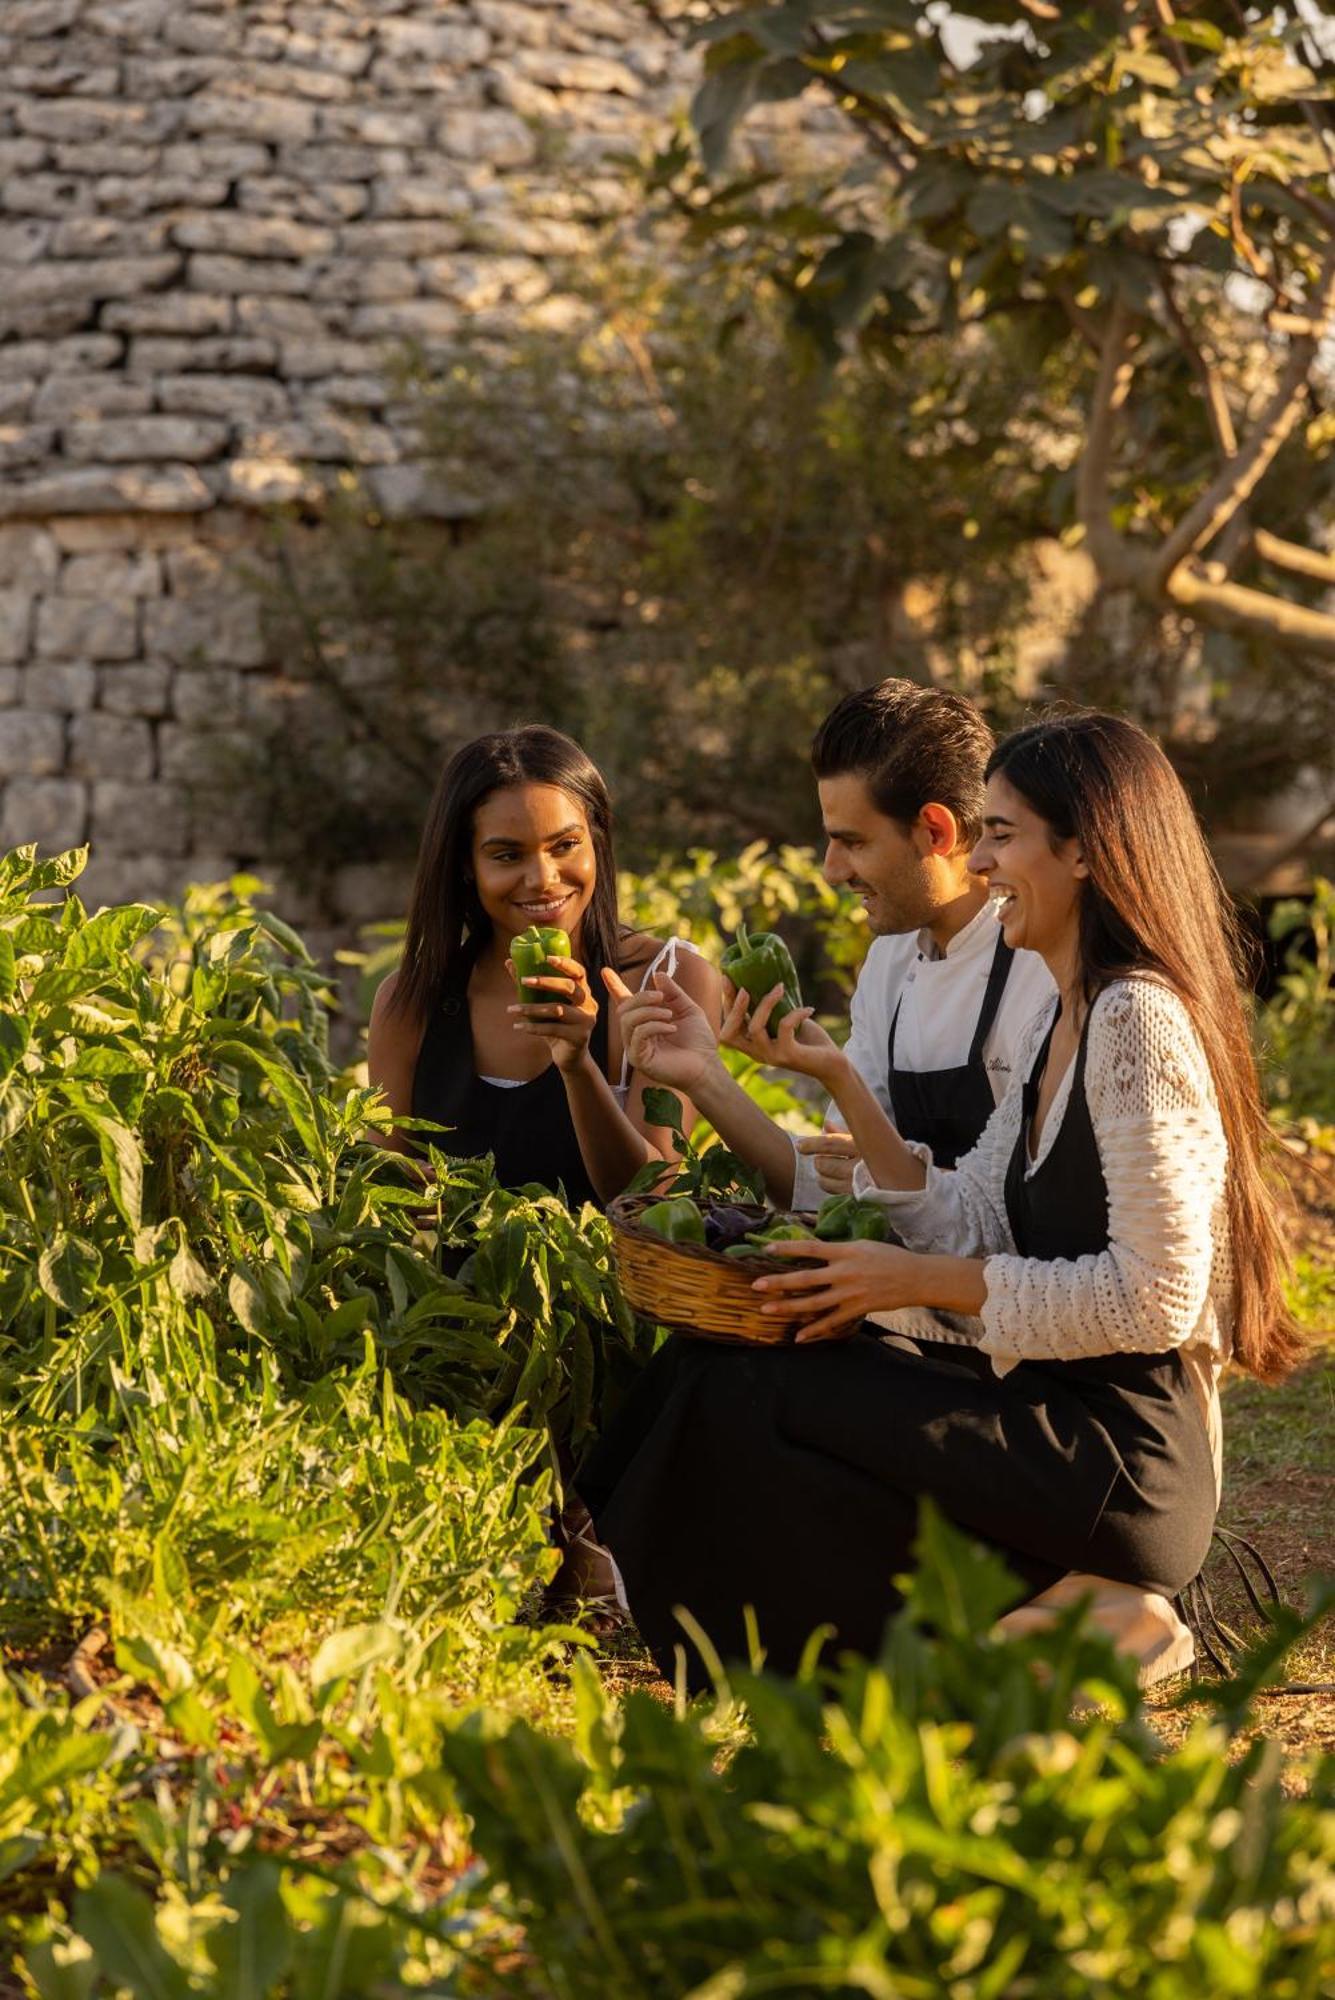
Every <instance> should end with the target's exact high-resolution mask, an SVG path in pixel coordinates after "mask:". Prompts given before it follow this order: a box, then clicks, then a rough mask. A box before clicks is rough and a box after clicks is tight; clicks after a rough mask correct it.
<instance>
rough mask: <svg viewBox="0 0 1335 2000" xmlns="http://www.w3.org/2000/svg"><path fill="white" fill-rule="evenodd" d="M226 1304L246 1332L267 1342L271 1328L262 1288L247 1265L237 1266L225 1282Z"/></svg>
mask: <svg viewBox="0 0 1335 2000" xmlns="http://www.w3.org/2000/svg"><path fill="white" fill-rule="evenodd" d="M227 1303H228V1305H230V1306H231V1308H232V1311H233V1312H234V1313H235V1314H236V1316H237V1318H238V1320H239V1321H240V1322H241V1325H242V1326H243V1327H244V1328H245V1330H246V1332H247V1333H249V1334H253V1335H254V1336H255V1338H256V1339H257V1340H267V1339H268V1337H269V1334H270V1332H271V1331H272V1327H271V1324H270V1318H269V1302H268V1300H267V1299H266V1298H265V1296H264V1288H263V1286H262V1285H261V1284H260V1281H259V1279H258V1278H257V1277H256V1276H255V1274H254V1272H253V1271H252V1270H251V1269H250V1267H249V1265H247V1264H238V1265H237V1267H236V1269H235V1271H233V1273H232V1275H231V1277H230V1278H229V1279H228V1281H227Z"/></svg>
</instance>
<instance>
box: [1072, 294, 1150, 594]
mask: <svg viewBox="0 0 1335 2000" xmlns="http://www.w3.org/2000/svg"><path fill="white" fill-rule="evenodd" d="M1130 335H1131V321H1130V315H1129V314H1128V312H1127V309H1126V305H1125V303H1124V301H1123V300H1122V299H1121V298H1120V297H1114V299H1113V302H1112V306H1111V308H1110V310H1109V314H1108V323H1107V326H1106V327H1105V329H1104V334H1103V351H1102V355H1101V357H1100V360H1099V373H1098V380H1097V382H1096V383H1095V385H1094V397H1093V401H1092V402H1091V404H1090V410H1089V434H1088V436H1087V438H1086V440H1085V449H1084V451H1083V452H1082V453H1081V455H1080V469H1079V472H1078V474H1077V477H1076V507H1077V509H1078V512H1079V515H1080V522H1081V525H1082V527H1083V528H1084V531H1085V541H1086V543H1087V545H1088V548H1089V553H1090V555H1091V557H1092V558H1093V561H1094V566H1095V568H1096V569H1097V570H1098V571H1099V573H1100V575H1101V576H1102V577H1104V578H1105V580H1106V581H1107V582H1109V583H1122V584H1125V583H1134V582H1135V581H1136V580H1137V576H1138V572H1139V567H1140V565H1139V563H1138V562H1137V560H1136V557H1135V552H1134V551H1133V550H1132V549H1131V548H1130V547H1129V545H1128V544H1127V542H1126V540H1125V539H1124V537H1123V536H1121V535H1119V534H1118V532H1117V530H1116V529H1115V528H1114V526H1113V524H1112V510H1111V507H1110V506H1109V501H1108V471H1109V467H1110V465H1111V463H1112V442H1113V434H1114V431H1115V429H1116V423H1117V415H1118V412H1119V411H1120V410H1121V408H1122V405H1123V404H1124V403H1125V402H1126V399H1127V396H1128V394H1129V393H1130V389H1131V378H1132V376H1133V374H1134V373H1135V364H1134V363H1133V361H1132V359H1131V353H1130Z"/></svg>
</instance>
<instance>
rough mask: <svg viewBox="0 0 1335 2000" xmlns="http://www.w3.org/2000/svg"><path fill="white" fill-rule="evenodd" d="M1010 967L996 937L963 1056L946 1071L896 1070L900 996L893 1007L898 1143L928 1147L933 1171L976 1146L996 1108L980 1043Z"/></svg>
mask: <svg viewBox="0 0 1335 2000" xmlns="http://www.w3.org/2000/svg"><path fill="white" fill-rule="evenodd" d="M1014 963H1015V953H1014V952H1013V951H1012V950H1011V948H1010V946H1009V945H1008V944H1007V943H1006V940H1005V939H1004V938H1003V937H1002V936H1001V935H1000V934H998V937H997V945H996V950H995V951H994V952H993V954H992V964H991V966H990V968H989V970H988V975H987V984H986V986H985V987H984V988H983V1003H982V1006H981V1007H980V1008H979V1010H978V1019H977V1021H976V1023H975V1024H974V1031H973V1039H972V1041H971V1042H970V1044H969V1053H968V1056H967V1057H966V1058H965V1060H964V1061H963V1062H962V1063H955V1064H952V1065H951V1067H950V1068H949V1069H927V1070H916V1069H896V1067H895V1034H896V1031H897V1029H898V1027H899V1010H900V1008H901V1007H902V1006H903V1005H904V996H903V994H902V993H901V994H900V996H899V999H898V1001H897V1002H896V1004H895V1012H894V1018H893V1019H892V1020H891V1023H890V1057H889V1076H890V1104H891V1109H892V1111H893V1114H894V1120H895V1130H896V1131H897V1132H898V1133H899V1135H900V1137H901V1138H902V1139H911V1140H913V1141H914V1143H915V1144H917V1145H922V1146H928V1147H930V1148H931V1153H932V1158H933V1160H934V1161H935V1162H936V1164H937V1166H938V1167H953V1166H954V1165H955V1162H956V1161H957V1160H960V1159H962V1158H963V1157H964V1155H965V1154H966V1153H967V1152H969V1151H971V1149H972V1148H973V1147H974V1146H976V1145H977V1144H978V1141H979V1139H980V1137H981V1136H982V1130H983V1127H984V1125H986V1123H987V1121H988V1119H989V1118H990V1117H991V1116H992V1112H993V1110H994V1109H995V1105H996V1100H995V1098H994V1097H993V1095H992V1083H991V1079H990V1078H989V1076H988V1074H987V1070H986V1068H985V1066H984V1063H983V1044H984V1043H985V1042H986V1040H987V1038H988V1036H989V1035H990V1034H991V1032H992V1023H993V1022H994V1021H995V1020H996V1018H997V1010H998V1008H999V1007H1000V1005H1001V996H1002V994H1003V993H1004V992H1005V990H1006V981H1007V980H1008V979H1009V978H1010V971H1011V966H1012V965H1013V964H1014Z"/></svg>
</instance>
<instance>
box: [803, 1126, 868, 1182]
mask: <svg viewBox="0 0 1335 2000" xmlns="http://www.w3.org/2000/svg"><path fill="white" fill-rule="evenodd" d="M797 1150H798V1152H799V1153H804V1154H805V1155H806V1157H807V1158H808V1159H814V1160H815V1162H816V1179H817V1180H818V1181H819V1182H820V1184H821V1187H822V1188H823V1189H824V1191H825V1193H826V1194H852V1192H853V1169H854V1168H855V1167H856V1166H857V1163H858V1158H859V1154H858V1149H857V1144H856V1141H855V1140H853V1139H852V1138H851V1137H850V1135H849V1134H848V1133H847V1132H834V1131H830V1130H828V1129H827V1130H826V1131H824V1132H822V1133H821V1134H820V1136H819V1138H816V1139H799V1140H798V1142H797Z"/></svg>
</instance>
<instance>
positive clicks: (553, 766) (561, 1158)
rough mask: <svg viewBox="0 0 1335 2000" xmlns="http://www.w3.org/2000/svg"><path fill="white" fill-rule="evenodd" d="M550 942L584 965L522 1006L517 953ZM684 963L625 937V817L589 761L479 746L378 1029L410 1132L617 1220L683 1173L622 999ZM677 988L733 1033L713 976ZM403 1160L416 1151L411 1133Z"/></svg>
mask: <svg viewBox="0 0 1335 2000" xmlns="http://www.w3.org/2000/svg"><path fill="white" fill-rule="evenodd" d="M535 925H536V926H538V927H540V928H542V929H545V930H557V931H560V932H562V933H564V935H565V939H566V940H567V941H568V947H569V950H568V955H567V954H565V953H562V952H560V951H559V950H558V949H555V948H553V949H551V950H549V953H548V957H547V969H546V970H545V971H544V972H541V973H538V974H536V975H529V976H526V977H524V979H523V981H522V987H523V988H527V997H526V999H525V1000H524V1001H522V1002H521V1001H518V1000H516V997H515V994H516V980H515V969H514V963H513V960H512V958H511V949H512V946H513V943H514V940H515V939H516V938H517V937H519V936H520V935H521V934H522V933H523V932H525V931H527V930H529V929H530V928H531V927H533V926H535ZM549 942H551V941H549ZM674 956H675V940H673V941H670V942H669V943H668V944H667V945H666V946H663V945H661V944H660V941H659V940H657V939H654V938H651V937H646V936H644V935H643V934H641V933H639V932H635V931H632V930H630V929H629V928H628V927H627V926H626V925H624V924H622V923H620V922H619V920H618V916H617V907H616V864H615V860H614V856H613V849H612V807H611V801H610V799H609V797H608V793H607V787H606V785H605V783H604V782H603V778H602V775H601V773H600V772H599V771H598V769H597V767H596V766H595V765H594V764H593V763H592V762H591V760H590V759H589V758H588V757H587V756H586V755H585V753H584V751H583V750H581V749H580V747H579V745H578V744H577V743H574V742H572V741H571V739H570V738H569V737H567V736H562V735H561V734H560V733H559V732H558V731H557V730H554V729H548V728H545V727H543V726H542V725H540V724H533V725H530V726H529V727H527V728H524V729H515V730H509V731H505V732H503V733H500V734H496V735H491V736H482V737H479V738H478V739H477V740H476V741H475V742H473V743H469V744H467V745H465V747H464V748H463V749H462V750H460V751H459V752H458V753H457V755H456V756H455V757H454V758H453V759H452V760H451V762H450V764H449V765H448V767H447V768H446V770H445V772H444V773H443V775H442V777H441V780H440V784H439V786H438V788H437V791H436V796H435V799H434V801H433V803H432V807H431V812H430V815H429V817H428V820H427V825H426V829H425V832H424V833H423V836H422V846H421V851H420V854H419V857H418V866H417V878H416V882H415V885H414V889H413V899H412V907H411V911H410V914H409V919H408V934H407V938H406V941H405V946H404V957H403V963H402V965H401V967H400V969H399V971H398V972H397V973H395V974H392V975H391V977H390V978H389V979H387V980H386V981H385V983H384V984H383V985H382V987H381V988H380V991H379V992H378V994H377V995H376V1001H375V1006H374V1008H373V1010H372V1014H371V1030H370V1038H369V1043H368V1050H367V1055H368V1066H369V1070H370V1077H371V1081H372V1083H373V1084H376V1085H378V1086H379V1088H380V1089H381V1090H382V1091H383V1092H384V1095H385V1097H386V1098H387V1100H388V1102H389V1105H390V1108H391V1109H392V1110H393V1111H394V1112H395V1113H396V1114H397V1115H398V1116H401V1117H402V1116H408V1115H411V1116H413V1117H416V1118H428V1119H431V1120H432V1121H433V1122H434V1123H436V1124H437V1125H440V1126H442V1127H444V1128H447V1129H446V1130H445V1131H444V1132H442V1134H441V1135H440V1137H439V1139H438V1141H437V1143H438V1144H439V1145H440V1147H441V1149H442V1150H443V1151H444V1152H446V1153H449V1154H451V1155H454V1156H457V1157H466V1158H467V1157H474V1156H476V1155H477V1154H480V1153H491V1154H493V1155H494V1157H495V1162H496V1173H497V1177H498V1179H499V1180H500V1181H501V1183H502V1184H503V1185H505V1186H510V1187H515V1186H522V1185H525V1184H528V1183H533V1182H536V1183H539V1184H540V1185H542V1186H545V1187H548V1188H550V1189H551V1190H552V1191H553V1193H560V1194H562V1195H563V1196H564V1197H565V1199H566V1200H567V1201H568V1202H570V1204H571V1205H572V1206H574V1207H578V1206H579V1205H580V1204H581V1203H582V1202H585V1201H592V1202H596V1203H598V1204H599V1205H600V1206H601V1205H602V1204H603V1203H605V1202H607V1201H609V1200H611V1198H612V1197H613V1196H614V1195H617V1194H619V1193H620V1192H621V1191H622V1189H623V1188H624V1187H625V1185H626V1183H627V1181H629V1180H630V1178H631V1176H632V1175H633V1174H634V1173H635V1171H636V1169H637V1168H639V1167H640V1166H642V1165H643V1164H644V1163H645V1161H646V1160H649V1159H653V1158H654V1157H656V1156H657V1157H661V1158H664V1159H668V1158H671V1157H673V1152H672V1144H671V1136H670V1134H669V1133H667V1132H665V1131H661V1130H659V1129H658V1128H655V1127H652V1126H650V1125H649V1124H648V1123H647V1121H646V1118H645V1114H644V1089H643V1084H642V1082H640V1081H639V1080H638V1079H636V1078H635V1077H634V1075H633V1074H632V1073H631V1071H630V1069H629V1066H628V1065H627V1063H626V1060H625V1056H624V1052H623V1050H622V1047H621V1042H620V1027H619V1023H618V1022H617V1019H616V1017H615V1013H614V1011H613V1010H612V1009H610V1008H609V1006H608V1005H607V996H608V995H609V994H611V995H612V996H614V997H622V996H624V995H625V993H626V992H627V991H629V990H630V989H631V988H634V987H638V985H639V983H640V981H641V980H642V979H643V978H644V977H645V975H646V973H647V972H648V970H649V968H650V967H651V966H652V965H653V964H655V963H656V962H659V961H660V960H664V961H666V960H668V959H672V958H673V957H674ZM677 976H678V977H679V978H680V979H681V980H682V981H683V983H684V984H686V985H687V986H688V987H689V989H690V990H691V991H692V992H693V993H694V994H695V996H696V997H697V998H698V999H699V1001H700V1003H701V1005H702V1006H704V1007H706V1008H707V1009H708V1010H709V1011H710V1013H711V1016H712V1018H713V1019H715V1020H717V1019H718V1017H719V992H720V989H719V981H718V976H717V974H716V973H715V972H714V971H713V970H712V968H711V967H709V966H708V965H707V964H706V963H705V961H704V960H703V959H700V958H698V957H688V958H686V959H685V961H684V962H683V963H682V964H681V965H680V967H679V969H678V973H677ZM627 982H629V985H628V984H627ZM687 1115H688V1117H689V1116H690V1115H691V1114H690V1111H689V1107H688V1111H687ZM390 1143H391V1144H393V1145H395V1146H396V1147H397V1148H399V1149H400V1150H403V1151H406V1150H408V1147H409V1140H408V1138H407V1135H406V1134H405V1133H404V1132H403V1131H402V1130H401V1129H396V1131H395V1132H394V1134H393V1135H392V1139H391V1141H390Z"/></svg>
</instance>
